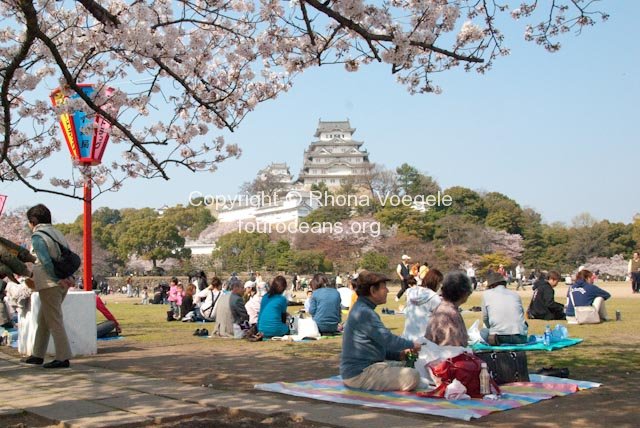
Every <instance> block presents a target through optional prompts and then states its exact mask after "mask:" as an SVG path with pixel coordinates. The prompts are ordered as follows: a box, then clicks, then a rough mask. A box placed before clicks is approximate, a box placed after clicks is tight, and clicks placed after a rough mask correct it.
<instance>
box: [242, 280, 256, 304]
mask: <svg viewBox="0 0 640 428" xmlns="http://www.w3.org/2000/svg"><path fill="white" fill-rule="evenodd" d="M255 288H256V283H255V281H246V282H245V283H244V290H243V293H242V300H243V301H244V303H245V304H246V303H247V302H248V301H249V299H250V298H251V296H253V290H255Z"/></svg>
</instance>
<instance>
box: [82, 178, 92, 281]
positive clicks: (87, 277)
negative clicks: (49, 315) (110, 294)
mask: <svg viewBox="0 0 640 428" xmlns="http://www.w3.org/2000/svg"><path fill="white" fill-rule="evenodd" d="M89 168H90V167H89ZM89 171H91V170H90V169H89ZM88 178H89V179H88V180H86V181H85V182H84V233H83V235H84V240H83V243H82V250H83V260H84V279H83V282H84V291H91V290H92V288H93V284H92V282H93V281H92V276H93V275H92V273H91V265H92V257H91V238H92V236H91V235H92V233H91V176H89V177H88Z"/></svg>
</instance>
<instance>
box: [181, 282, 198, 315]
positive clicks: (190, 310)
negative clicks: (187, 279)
mask: <svg viewBox="0 0 640 428" xmlns="http://www.w3.org/2000/svg"><path fill="white" fill-rule="evenodd" d="M195 292H196V286H195V285H193V284H189V285H187V289H186V290H185V291H184V297H183V298H182V304H181V305H180V313H181V314H182V321H195V313H194V309H195V308H196V305H195V304H194V303H193V296H194V294H195Z"/></svg>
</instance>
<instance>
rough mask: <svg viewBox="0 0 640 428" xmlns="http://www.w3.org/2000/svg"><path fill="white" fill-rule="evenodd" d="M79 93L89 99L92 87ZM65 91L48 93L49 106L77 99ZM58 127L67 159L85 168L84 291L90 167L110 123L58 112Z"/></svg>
mask: <svg viewBox="0 0 640 428" xmlns="http://www.w3.org/2000/svg"><path fill="white" fill-rule="evenodd" d="M78 86H79V87H80V89H81V90H82V92H83V93H84V94H85V95H87V96H90V95H91V94H93V93H94V86H93V85H92V84H89V83H80V84H78ZM113 91H114V89H113V88H105V92H106V95H107V96H110V95H111V94H112V93H113ZM68 92H69V91H68V88H66V87H64V88H58V89H55V90H54V91H53V92H51V95H50V98H51V103H52V104H53V105H54V106H61V105H64V104H65V103H66V102H67V99H68V98H78V97H79V95H78V94H71V95H68ZM102 107H103V108H104V109H105V110H107V111H110V112H111V113H112V114H114V115H115V114H116V113H117V109H114V108H112V107H111V106H110V104H109V103H106V104H105V105H103V106H102ZM91 120H93V121H94V122H93V126H94V127H93V131H92V132H89V133H87V132H86V131H85V128H87V127H90V126H91V122H90V121H91ZM60 127H61V129H62V134H63V136H64V139H65V141H66V142H67V146H68V147H69V153H71V157H72V158H73V159H74V160H75V161H76V162H78V163H79V164H80V165H82V166H83V167H84V168H85V169H86V173H87V180H86V182H85V183H84V222H83V228H84V238H83V241H82V250H83V256H84V257H83V258H84V272H83V283H84V289H85V291H91V290H92V288H93V287H92V285H93V284H92V283H93V281H92V277H93V275H92V272H91V271H92V269H91V265H92V262H93V260H92V254H91V238H92V233H91V167H92V166H93V165H98V164H100V162H101V161H102V155H103V154H104V150H105V148H106V146H107V142H108V141H109V128H111V124H110V123H109V122H107V121H106V120H105V119H104V118H103V117H102V116H100V115H96V116H95V118H93V119H90V118H88V117H87V115H86V114H85V113H84V112H82V111H73V112H61V113H60Z"/></svg>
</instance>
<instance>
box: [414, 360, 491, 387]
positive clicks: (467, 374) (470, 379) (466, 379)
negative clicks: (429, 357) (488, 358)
mask: <svg viewBox="0 0 640 428" xmlns="http://www.w3.org/2000/svg"><path fill="white" fill-rule="evenodd" d="M483 362H484V361H482V360H481V359H480V358H478V357H476V356H475V355H472V354H467V353H462V354H460V355H457V356H455V357H453V358H448V359H446V360H440V361H434V362H431V363H429V364H427V367H429V369H430V370H431V373H433V375H434V376H435V377H436V378H439V379H440V382H441V383H440V385H438V387H437V388H436V389H434V390H433V391H418V392H417V394H418V395H419V396H421V397H436V398H443V397H444V393H445V390H446V389H447V386H449V384H450V383H451V382H453V380H454V379H458V381H459V382H460V383H462V384H463V385H464V386H465V387H466V388H467V395H469V396H470V397H472V398H482V394H480V369H481V367H482V363H483ZM491 392H492V393H495V394H500V388H498V385H497V384H496V383H495V382H494V380H493V379H491Z"/></svg>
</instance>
